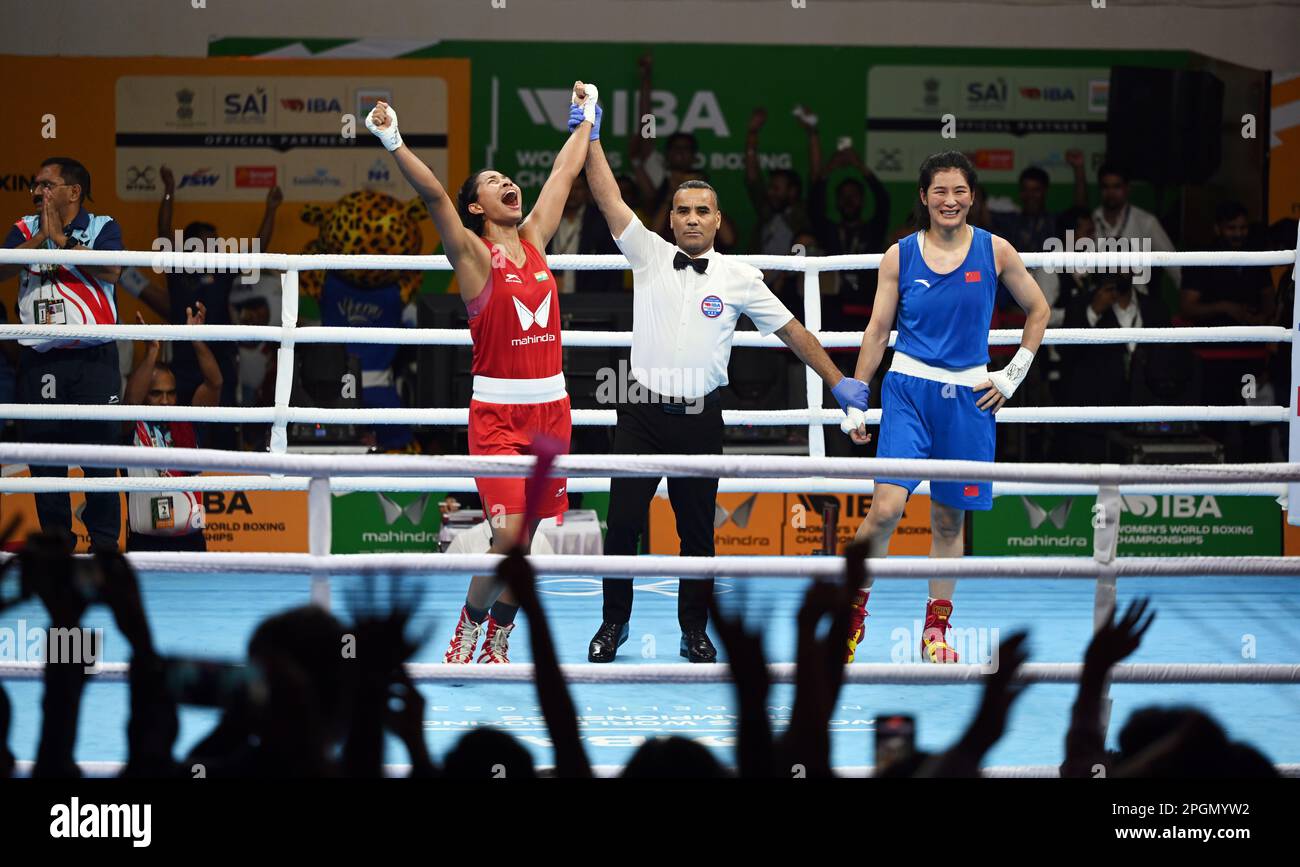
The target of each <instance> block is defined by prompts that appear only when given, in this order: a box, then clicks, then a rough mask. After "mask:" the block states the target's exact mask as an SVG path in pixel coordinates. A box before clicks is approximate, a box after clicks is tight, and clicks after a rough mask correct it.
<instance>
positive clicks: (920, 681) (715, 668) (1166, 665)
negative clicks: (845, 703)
mask: <svg viewBox="0 0 1300 867" xmlns="http://www.w3.org/2000/svg"><path fill="white" fill-rule="evenodd" d="M44 668H45V664H44V663H42V662H0V680H39V679H41V678H42V677H43V676H44ZM129 670H130V668H129V665H128V664H127V663H125V662H101V663H99V664H98V665H97V666H95V667H94V668H93V669H91V670H89V671H88V672H87V673H88V674H89V675H90V676H91V677H93V678H95V679H96V680H101V681H125V680H126V678H127V674H128V672H129ZM406 670H407V673H408V674H410V676H411V680H413V681H415V682H416V683H449V682H450V683H468V682H471V681H489V682H492V683H532V682H533V665H532V664H531V663H519V662H511V663H504V664H501V665H481V666H480V665H447V664H445V663H429V662H413V663H407V664H406ZM560 670H561V671H562V672H563V673H564V679H565V681H566V682H567V683H617V684H639V683H677V684H686V683H730V682H731V681H732V676H731V667H730V666H729V665H727V664H726V663H720V664H717V665H682V664H680V663H677V664H668V665H662V664H655V663H648V664H645V665H619V666H610V665H600V664H594V663H568V664H563V665H561V666H560ZM767 670H768V676H769V677H770V678H771V682H772V683H794V682H795V677H796V669H795V665H794V664H793V663H783V662H778V663H771V664H769V665H768V666H767ZM1082 672H1083V665H1082V664H1081V663H1077V662H1030V663H1026V664H1025V665H1023V666H1021V668H1020V671H1019V672H1018V673H1017V675H1016V678H1015V680H1016V682H1018V683H1078V682H1079V677H1080V675H1081V674H1082ZM991 673H992V671H991V670H990V668H989V667H986V666H984V665H980V664H964V665H933V664H929V663H921V662H918V663H872V662H866V663H857V664H855V665H847V666H845V667H844V682H845V683H852V684H894V685H911V686H916V685H922V686H923V685H933V684H957V683H978V682H979V681H980V680H981V679H982V678H983V677H985V676H986V675H988V674H991ZM1110 679H1111V682H1112V683H1142V684H1172V683H1178V684H1210V683H1220V684H1221V683H1236V684H1265V683H1300V665H1282V664H1267V663H1261V664H1258V665H1255V664H1222V663H1177V662H1156V663H1152V662H1146V663H1142V662H1139V663H1129V664H1127V665H1117V666H1115V667H1114V668H1112V669H1111V670H1110Z"/></svg>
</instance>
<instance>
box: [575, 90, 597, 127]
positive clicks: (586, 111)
mask: <svg viewBox="0 0 1300 867" xmlns="http://www.w3.org/2000/svg"><path fill="white" fill-rule="evenodd" d="M582 89H583V91H584V92H585V93H586V94H587V95H586V98H584V99H578V91H576V90H575V91H573V93H572V94H570V96H569V103H570V104H571V105H580V106H582V119H583V120H585V121H586V122H587V123H589V124H591V125H592V126H595V125H596V100H597V99H599V98H600V92H599V91H598V90H597V89H596V85H594V84H590V83H587V84H584V85H583V86H582Z"/></svg>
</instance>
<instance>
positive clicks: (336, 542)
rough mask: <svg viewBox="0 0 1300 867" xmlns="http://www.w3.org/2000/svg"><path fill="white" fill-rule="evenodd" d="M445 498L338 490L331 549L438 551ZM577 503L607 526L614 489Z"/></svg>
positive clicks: (586, 496) (340, 551) (440, 494)
mask: <svg viewBox="0 0 1300 867" xmlns="http://www.w3.org/2000/svg"><path fill="white" fill-rule="evenodd" d="M453 496H455V495H453ZM446 497H447V494H446V493H444V492H434V493H411V492H409V491H408V492H400V493H398V492H391V491H389V492H384V491H358V492H357V493H353V494H337V495H335V497H334V504H333V509H332V511H331V514H330V518H331V535H330V540H331V541H330V551H331V552H332V553H334V554H392V553H399V552H410V553H421V552H423V553H428V552H431V551H437V550H438V533H439V531H440V530H441V529H442V512H441V510H440V509H439V507H438V504H439V503H441V502H442V501H443V499H445V498H446ZM461 502H462V503H463V502H464V498H463V497H462V498H461ZM578 508H582V509H594V510H595V511H596V515H597V517H598V518H599V519H600V526H601V528H602V529H604V527H605V521H606V519H607V517H608V515H609V494H608V493H588V494H583V495H582V503H581V505H580V506H578Z"/></svg>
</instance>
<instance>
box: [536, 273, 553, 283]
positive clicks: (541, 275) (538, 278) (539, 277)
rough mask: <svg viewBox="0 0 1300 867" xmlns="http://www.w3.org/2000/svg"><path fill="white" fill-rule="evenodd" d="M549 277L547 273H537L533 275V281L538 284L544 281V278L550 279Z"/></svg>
mask: <svg viewBox="0 0 1300 867" xmlns="http://www.w3.org/2000/svg"><path fill="white" fill-rule="evenodd" d="M550 276H551V275H550V273H549V272H546V271H538V272H537V273H536V274H534V275H533V279H534V280H536V281H537V282H538V283H541V282H542V281H543V280H545V279H546V278H548V277H550Z"/></svg>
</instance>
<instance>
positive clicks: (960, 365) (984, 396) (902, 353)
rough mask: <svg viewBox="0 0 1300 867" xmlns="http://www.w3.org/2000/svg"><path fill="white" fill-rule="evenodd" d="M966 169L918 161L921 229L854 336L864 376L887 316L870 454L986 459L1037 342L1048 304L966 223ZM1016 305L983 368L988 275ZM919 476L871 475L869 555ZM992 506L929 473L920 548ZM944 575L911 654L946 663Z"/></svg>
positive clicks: (950, 548) (851, 422) (859, 432)
mask: <svg viewBox="0 0 1300 867" xmlns="http://www.w3.org/2000/svg"><path fill="white" fill-rule="evenodd" d="M974 187H975V169H974V167H972V166H971V164H970V161H969V160H968V159H966V157H965V156H964V155H962V154H961V153H958V152H955V151H950V152H947V153H941V154H935V155H934V156H931V157H930V158H928V159H927V160H926V161H925V162H924V163H922V164H921V178H920V185H919V191H920V199H921V215H920V225H921V229H922V230H921V231H919V232H917V233H916V234H914V235H910V236H908V237H906V238H904V239H903V240H901V241H899V242H898V243H897V244H895V245H894V246H892V247H890V248H889V251H888V252H886V253H885V257H884V259H883V260H882V261H881V263H880V280H879V286H878V288H877V290H876V300H875V304H874V306H873V308H872V311H871V322H870V323H869V324H868V325H867V330H866V331H865V332H864V333H863V335H862V349H861V351H860V352H859V353H858V364H857V370H856V374H855V375H856V377H857V378H858V379H860V380H862V381H863V382H870V381H871V377H872V376H874V375H875V373H876V368H877V367H879V366H880V361H881V358H882V357H883V356H884V353H885V348H886V347H887V346H888V345H889V333H890V331H891V330H892V329H893V328H894V327H895V320H897V328H898V341H897V342H896V343H895V345H894V361H893V364H892V365H891V366H890V369H889V372H888V373H886V374H885V378H884V384H883V386H882V389H883V393H882V395H881V406H882V408H883V413H882V415H881V420H880V442H879V445H878V448H877V451H876V456H877V457H881V458H936V459H947V460H968V461H971V460H973V461H992V460H993V453H994V438H995V428H996V425H995V421H994V418H993V414H994V413H996V412H997V411H998V410H999V409H1000V408H1001V407H1002V405H1003V404H1004V403H1006V402H1007V400H1008V399H1009V398H1010V397H1011V395H1012V394H1013V393H1014V392H1015V390H1016V386H1017V385H1019V384H1020V382H1021V381H1022V380H1023V379H1024V378H1025V373H1026V371H1028V369H1029V365H1030V362H1032V361H1033V359H1034V353H1035V352H1037V351H1038V346H1039V344H1040V343H1042V340H1043V331H1044V330H1045V329H1046V328H1047V319H1048V316H1049V315H1050V307H1049V305H1048V303H1047V299H1046V298H1045V297H1043V293H1042V291H1041V290H1040V289H1039V288H1038V284H1037V283H1035V282H1034V279H1033V277H1031V276H1030V275H1029V272H1028V271H1027V270H1025V265H1024V263H1023V262H1021V260H1020V256H1019V255H1018V254H1017V253H1016V251H1015V248H1013V247H1012V246H1011V244H1009V243H1008V242H1007V241H1005V240H1003V239H1002V238H999V237H998V236H996V235H991V234H989V233H988V232H986V231H984V230H983V229H976V228H974V227H972V226H970V225H968V224H967V222H966V214H967V212H968V211H969V210H970V208H971V204H972V190H973V189H974ZM999 280H1001V281H1002V284H1003V285H1005V286H1006V287H1007V289H1008V290H1010V292H1011V295H1012V297H1014V298H1015V299H1016V302H1017V303H1018V304H1019V305H1020V306H1021V307H1023V308H1024V310H1025V313H1026V314H1027V319H1026V321H1025V328H1024V332H1023V334H1022V336H1021V340H1020V349H1019V351H1018V352H1016V355H1015V357H1014V358H1013V359H1012V360H1011V363H1010V364H1008V365H1007V366H1006V367H1004V368H1003V369H1002V370H999V371H997V372H994V373H990V372H989V371H988V369H987V367H986V365H987V364H988V361H989V352H988V344H989V340H988V337H989V323H990V322H991V320H992V318H993V300H994V297H995V296H996V294H997V287H998V281H999ZM862 421H863V419H862V416H861V415H857V414H856V413H855V414H850V416H849V418H848V419H846V420H845V423H844V425H843V428H844V429H845V432H846V433H848V434H849V435H850V436H851V437H852V439H853V441H854V442H855V443H858V444H859V445H861V444H864V443H866V442H867V440H868V435H867V430H866V426H865V425H864V424H863V423H862ZM918 484H920V480H919V479H876V489H875V495H874V496H873V497H872V500H871V510H870V512H868V514H867V517H866V518H865V519H864V520H863V522H862V526H860V527H859V528H858V532H857V538H858V540H859V541H866V542H868V543H869V544H870V551H871V556H872V557H884V556H885V555H886V554H888V552H889V539H890V536H891V535H892V534H893V532H894V528H895V527H897V526H898V521H899V519H900V518H902V516H903V507H904V506H905V505H906V504H907V498H908V496H910V495H911V493H912V491H914V490H915V489H916V486H917V485H918ZM992 507H993V496H992V484H991V483H989V482H973V481H972V482H961V481H932V482H931V483H930V523H931V527H932V529H933V535H932V541H931V543H930V556H931V557H960V556H961V555H962V550H963V546H962V542H963V539H962V532H963V529H964V526H965V522H966V511H967V510H968V509H978V510H988V509H991V508H992ZM956 583H957V582H956V580H955V579H951V578H949V579H943V578H931V579H930V598H929V600H928V602H927V604H926V612H925V626H924V629H923V631H922V635H921V658H922V659H924V660H925V661H927V662H956V661H957V653H956V652H955V651H954V650H953V649H952V647H951V646H950V645H949V644H948V641H947V638H948V625H949V618H950V617H951V615H952V596H953V588H954V587H955V586H956ZM870 590H871V579H870V578H868V580H867V586H866V587H864V588H863V589H862V590H861V591H860V592H859V594H858V597H857V599H856V601H855V606H854V617H853V631H852V633H851V635H850V637H849V646H848V652H847V654H846V659H845V661H846V662H852V661H853V657H854V654H855V652H856V650H857V646H858V644H859V643H860V642H861V641H862V639H863V636H864V634H865V623H866V621H865V618H866V616H867V594H868V593H869V592H870Z"/></svg>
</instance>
